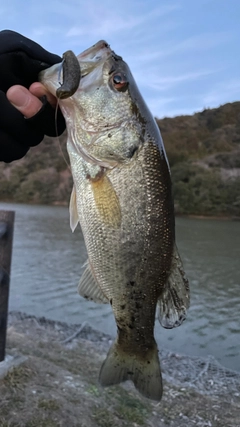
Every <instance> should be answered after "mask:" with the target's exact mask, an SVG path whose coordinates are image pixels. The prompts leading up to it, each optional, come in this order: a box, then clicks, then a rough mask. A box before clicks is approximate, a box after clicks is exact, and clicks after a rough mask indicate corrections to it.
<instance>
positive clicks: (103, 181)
mask: <svg viewBox="0 0 240 427" xmlns="http://www.w3.org/2000/svg"><path fill="white" fill-rule="evenodd" d="M90 181H91V186H92V191H93V195H94V200H95V204H96V208H97V211H98V213H99V215H100V217H101V220H102V221H103V222H104V224H105V225H108V226H109V227H113V228H116V227H119V226H120V224H121V208H120V204H119V200H118V197H117V194H116V192H115V190H114V188H113V186H112V183H111V181H110V179H109V178H108V176H107V175H106V174H105V173H101V174H99V176H97V177H96V178H94V179H90Z"/></svg>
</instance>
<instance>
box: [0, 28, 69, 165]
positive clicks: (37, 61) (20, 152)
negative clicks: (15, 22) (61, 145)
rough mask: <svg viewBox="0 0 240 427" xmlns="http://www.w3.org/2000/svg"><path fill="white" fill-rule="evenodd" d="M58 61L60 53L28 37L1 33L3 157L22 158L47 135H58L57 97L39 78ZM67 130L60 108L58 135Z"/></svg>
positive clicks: (0, 132) (0, 136) (0, 131)
mask: <svg viewBox="0 0 240 427" xmlns="http://www.w3.org/2000/svg"><path fill="white" fill-rule="evenodd" d="M58 62H61V58H60V57H59V56H57V55H54V54H51V53H49V52H47V51H46V50H44V49H43V48H42V47H41V46H39V45H38V44H36V43H35V42H33V41H31V40H29V39H27V38H26V37H23V36H22V35H20V34H18V33H15V32H13V31H8V30H6V31H1V32H0V160H2V161H5V162H10V161H12V160H16V159H19V158H21V157H23V156H24V155H25V154H26V152H27V151H28V149H29V148H30V147H31V146H34V145H37V144H39V143H40V142H41V141H42V139H43V137H44V135H45V134H46V135H49V136H55V135H56V127H55V110H54V109H53V108H52V106H51V105H54V104H55V98H54V97H53V96H52V95H51V94H49V93H48V92H47V91H46V89H45V88H44V86H43V85H41V84H40V83H38V82H37V79H38V74H39V72H40V71H42V70H43V69H45V68H48V67H49V66H51V65H53V64H55V63H58ZM28 89H29V90H28ZM6 94H7V96H6ZM39 98H41V99H39ZM17 104H18V105H17ZM64 129H65V121H64V119H63V116H62V114H61V113H60V110H58V114H57V134H59V135H60V134H61V133H62V132H63V130H64Z"/></svg>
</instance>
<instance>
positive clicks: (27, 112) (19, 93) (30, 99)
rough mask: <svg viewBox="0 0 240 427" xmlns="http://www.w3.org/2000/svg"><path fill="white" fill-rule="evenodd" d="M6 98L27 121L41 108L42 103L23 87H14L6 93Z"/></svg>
mask: <svg viewBox="0 0 240 427" xmlns="http://www.w3.org/2000/svg"><path fill="white" fill-rule="evenodd" d="M6 95H7V98H8V100H9V102H11V104H12V105H13V106H14V107H15V108H17V110H18V111H20V113H22V114H23V115H24V116H25V117H26V118H27V119H29V118H30V117H33V116H34V115H35V114H37V112H38V111H39V110H40V109H41V108H42V102H41V101H40V99H38V98H37V97H36V96H34V95H33V94H32V93H30V92H29V91H28V90H27V89H26V88H25V87H24V86H20V85H15V86H12V87H10V89H8V91H7V94H6Z"/></svg>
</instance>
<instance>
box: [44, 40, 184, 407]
mask: <svg viewBox="0 0 240 427" xmlns="http://www.w3.org/2000/svg"><path fill="white" fill-rule="evenodd" d="M77 60H78V65H77V68H78V67H79V68H80V72H79V70H77V71H76V73H75V74H76V75H77V76H78V77H77V78H78V79H79V81H78V83H77V84H76V82H74V81H73V82H72V83H71V75H74V73H72V72H71V73H70V78H69V81H67V84H66V82H64V81H63V86H64V90H63V93H64V99H63V98H61V96H59V99H58V102H59V106H60V108H61V111H62V113H63V116H64V118H65V121H66V127H67V132H68V140H67V149H68V154H69V158H70V165H71V171H72V176H73V190H72V194H71V199H70V206H69V212H70V226H71V229H72V231H74V230H75V228H76V227H77V225H78V223H80V226H81V229H82V232H83V236H84V240H85V245H86V249H87V253H88V260H87V263H86V265H85V270H84V272H83V274H82V276H81V278H80V282H79V285H78V292H79V294H80V295H81V296H83V297H84V298H86V299H88V300H92V301H95V302H98V303H105V304H110V305H111V307H112V311H113V313H114V317H115V322H116V326H117V337H116V340H115V341H114V343H113V344H112V346H111V347H110V349H109V352H108V354H107V357H106V359H105V361H104V362H103V364H102V367H101V369H100V374H99V382H100V384H101V385H102V386H110V385H115V384H119V383H121V382H124V381H126V380H131V381H132V382H133V384H134V386H135V388H136V389H137V390H138V391H139V392H140V394H142V395H143V396H145V397H146V398H148V399H152V400H155V401H160V400H161V397H162V392H163V386H162V374H161V368H160V362H159V357H158V347H157V344H156V341H155V338H154V326H155V318H156V316H157V317H158V319H159V321H160V323H161V325H162V326H163V327H165V328H173V327H176V326H179V325H181V323H182V322H183V320H185V318H186V313H187V309H188V307H189V302H190V293H189V283H188V280H187V277H186V275H185V273H184V269H183V265H182V261H181V258H180V255H179V253H178V249H177V246H176V242H175V217H174V203H173V197H172V184H171V175H170V168H169V164H168V160H167V156H166V152H165V149H164V144H163V141H162V138H161V134H160V130H159V128H158V126H157V124H156V121H155V119H154V118H153V116H152V114H151V112H150V111H149V109H148V107H147V105H146V103H145V101H144V100H143V98H142V96H141V94H140V92H139V89H138V87H137V84H136V83H135V80H134V78H133V75H132V73H131V71H130V69H129V67H128V65H127V64H126V62H125V61H124V60H123V59H122V57H121V56H119V55H117V54H116V53H115V52H114V51H113V50H112V49H111V48H110V46H109V44H108V43H107V42H106V41H104V40H101V41H99V42H98V43H96V44H95V45H94V46H92V47H90V48H89V49H87V50H85V51H84V52H83V53H81V54H80V55H78V56H77ZM66 61H67V58H66ZM75 62H76V61H75ZM71 64H72V62H71V61H70V66H68V64H67V62H66V64H65V77H64V79H65V80H66V79H67V70H68V68H70V69H71V67H72V66H71ZM59 72H61V66H60V65H59V64H56V65H54V66H52V67H51V68H48V69H47V70H44V71H42V72H41V73H40V75H39V80H40V81H41V82H42V83H43V84H44V86H45V87H46V88H47V89H48V90H49V91H50V92H51V93H52V94H53V95H55V96H57V94H56V93H57V90H58V88H59V77H58V75H59ZM79 76H80V77H79ZM73 80H74V78H73ZM71 84H72V87H73V88H74V89H73V90H72V89H71V88H70V89H69V96H67V93H66V91H65V87H67V88H69V87H71ZM76 87H77V89H76Z"/></svg>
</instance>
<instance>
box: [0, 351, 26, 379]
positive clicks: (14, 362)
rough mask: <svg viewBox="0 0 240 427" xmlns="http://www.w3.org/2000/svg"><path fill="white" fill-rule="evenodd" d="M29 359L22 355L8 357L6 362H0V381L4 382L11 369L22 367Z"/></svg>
mask: <svg viewBox="0 0 240 427" xmlns="http://www.w3.org/2000/svg"><path fill="white" fill-rule="evenodd" d="M27 359H28V358H27V357H26V356H22V355H20V354H14V355H10V354H8V355H6V357H5V360H4V361H3V362H0V380H2V379H3V378H4V377H5V376H6V375H7V373H8V371H9V370H10V369H11V368H15V367H16V366H19V365H21V364H22V363H24V362H26V360H27Z"/></svg>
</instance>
